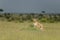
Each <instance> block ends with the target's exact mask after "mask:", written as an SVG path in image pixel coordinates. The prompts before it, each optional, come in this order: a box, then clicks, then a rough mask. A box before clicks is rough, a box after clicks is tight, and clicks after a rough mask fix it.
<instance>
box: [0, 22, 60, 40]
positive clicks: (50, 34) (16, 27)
mask: <svg viewBox="0 0 60 40" xmlns="http://www.w3.org/2000/svg"><path fill="white" fill-rule="evenodd" d="M31 24H32V23H31V22H30V23H29V22H24V23H14V22H6V21H0V40H60V23H43V24H44V28H45V31H44V32H42V31H41V30H39V29H38V30H37V29H35V28H33V26H32V25H31Z"/></svg>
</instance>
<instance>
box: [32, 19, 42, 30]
mask: <svg viewBox="0 0 60 40" xmlns="http://www.w3.org/2000/svg"><path fill="white" fill-rule="evenodd" d="M33 25H34V27H37V28H39V29H40V30H42V31H43V25H42V24H41V23H40V22H38V21H37V19H33Z"/></svg>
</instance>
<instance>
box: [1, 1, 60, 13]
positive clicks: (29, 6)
mask: <svg viewBox="0 0 60 40" xmlns="http://www.w3.org/2000/svg"><path fill="white" fill-rule="evenodd" d="M0 8H2V9H3V10H4V12H17V13H41V11H46V13H60V0H0Z"/></svg>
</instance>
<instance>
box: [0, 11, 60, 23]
mask: <svg viewBox="0 0 60 40" xmlns="http://www.w3.org/2000/svg"><path fill="white" fill-rule="evenodd" d="M42 12H43V13H0V20H3V21H4V20H6V21H9V22H10V21H17V22H24V21H32V19H33V18H37V19H38V20H39V21H41V22H50V23H54V22H60V14H57V13H56V14H53V13H51V14H49V13H45V12H44V11H42Z"/></svg>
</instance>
